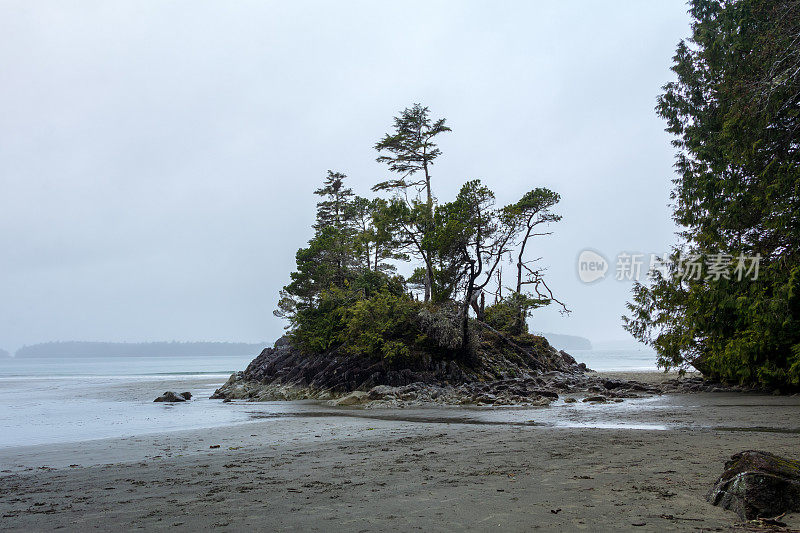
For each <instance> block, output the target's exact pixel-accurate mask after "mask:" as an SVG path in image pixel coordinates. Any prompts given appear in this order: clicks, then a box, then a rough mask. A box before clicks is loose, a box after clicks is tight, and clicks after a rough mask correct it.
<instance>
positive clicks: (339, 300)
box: [275, 105, 560, 367]
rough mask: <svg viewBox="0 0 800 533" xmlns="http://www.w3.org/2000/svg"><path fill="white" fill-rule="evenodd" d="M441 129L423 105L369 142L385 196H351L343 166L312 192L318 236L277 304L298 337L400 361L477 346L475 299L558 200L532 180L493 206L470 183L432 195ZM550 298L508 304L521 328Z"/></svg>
mask: <svg viewBox="0 0 800 533" xmlns="http://www.w3.org/2000/svg"><path fill="white" fill-rule="evenodd" d="M448 131H450V128H449V127H447V126H446V124H445V121H444V119H438V120H433V119H431V118H430V116H429V111H428V109H427V108H425V107H423V106H420V105H414V106H413V107H411V108H408V109H406V110H404V111H403V112H402V113H401V114H400V115H399V116H398V117H397V118H396V119H395V121H394V129H393V131H392V132H391V133H389V134H387V135H386V136H384V138H383V139H382V140H381V141H380V142H378V143H377V144H376V146H375V148H376V149H377V150H378V151H379V152H380V154H381V155H380V156H379V157H378V161H379V162H383V163H386V164H387V166H388V168H389V171H390V172H391V173H393V174H394V177H393V178H392V179H389V180H386V181H383V182H381V183H378V184H377V185H376V186H375V187H373V190H374V191H378V192H388V193H389V194H391V195H392V196H391V197H389V198H372V199H369V198H363V197H360V196H356V195H355V194H354V193H353V191H352V190H351V189H350V188H349V187H347V186H346V180H347V177H346V176H345V175H344V174H342V173H339V172H334V171H328V174H327V176H326V177H325V179H324V182H323V184H322V186H321V187H320V188H319V189H317V190H316V191H315V192H314V194H316V195H317V196H319V201H318V203H317V216H316V222H315V223H314V224H313V228H314V236H313V237H312V238H311V240H310V241H309V242H308V245H307V246H306V247H304V248H301V249H300V250H298V251H297V255H296V259H297V269H296V271H295V272H292V273H291V281H290V283H289V284H288V285H286V286H285V287H284V288H283V290H282V291H281V299H280V301H279V303H278V310H277V311H275V314H276V315H277V316H279V317H281V318H285V319H286V320H288V323H289V324H288V329H289V336H290V338H291V340H292V342H293V343H294V344H295V345H297V346H299V347H302V348H303V349H304V350H306V351H308V352H313V353H324V352H328V351H331V352H334V351H335V353H336V354H342V353H351V354H353V355H358V356H367V357H370V358H373V359H375V360H376V361H382V362H385V363H386V364H388V365H392V366H404V367H413V366H418V365H419V366H424V365H425V364H428V363H430V362H431V361H432V360H433V359H444V360H452V359H465V360H466V359H469V357H471V356H472V355H473V354H474V351H475V348H476V342H475V341H476V333H475V331H474V328H472V325H473V322H474V320H475V319H479V320H482V319H483V318H484V317H483V314H484V313H483V307H482V304H481V305H478V296H479V295H480V296H481V300H480V301H481V302H482V301H483V299H484V298H485V290H486V288H487V286H488V285H490V284H492V283H494V282H495V278H494V274H495V272H499V270H500V268H501V267H502V263H503V261H504V260H507V258H508V257H509V254H510V253H511V252H512V251H513V250H515V246H517V245H518V244H519V243H518V242H517V239H518V238H519V240H521V241H522V242H523V244H522V247H521V249H520V250H518V257H519V258H520V259H519V260H520V261H522V256H523V254H524V248H525V245H524V243H525V242H527V240H528V238H529V237H530V236H531V231H532V228H533V227H534V226H536V225H537V224H539V223H544V222H555V221H557V220H559V219H560V216H557V215H554V214H552V213H551V212H550V211H549V209H550V208H551V207H553V206H554V205H555V204H556V203H557V202H558V199H559V197H558V195H557V194H556V193H553V192H552V191H549V190H547V189H542V188H538V189H534V190H533V191H530V192H529V193H527V194H526V195H525V196H523V198H522V199H521V200H519V201H518V202H517V203H515V204H512V205H509V206H505V207H502V208H498V207H496V206H495V196H494V193H493V192H492V191H491V190H490V189H489V188H488V187H487V186H486V185H484V184H483V183H481V181H480V180H472V181H468V182H466V183H465V184H464V185H463V186H462V187H461V189H460V191H459V193H458V195H457V196H456V197H455V199H453V201H450V202H443V203H439V202H438V200H437V198H436V196H435V195H434V193H433V188H432V180H431V167H432V165H433V163H434V161H435V160H436V159H437V158H438V157H439V156H440V155H441V151H440V149H439V148H438V147H437V146H436V143H435V142H434V141H435V139H436V137H437V136H438V135H440V134H442V133H445V132H448ZM523 236H524V237H523ZM408 261H415V263H414V264H413V265H412V269H411V271H412V275H411V276H410V277H409V278H408V279H404V278H403V277H401V276H398V275H396V271H397V270H396V265H398V264H400V263H402V262H408ZM414 291H419V292H421V295H422V301H418V299H417V298H418V296H419V294H416V295H415V294H414ZM500 292H502V287H501V288H500V289H499V290H498V291H497V300H498V301H499V302H500V303H503V302H505V299H503V298H501V297H500V296H499V294H500ZM518 292H520V291H518ZM514 294H517V293H514ZM549 302H550V300H549V299H542V298H536V297H531V296H522V295H520V297H519V298H517V297H516V296H513V297H511V298H510V299H509V300H508V302H505V303H504V305H513V306H516V307H515V309H516V313H517V322H516V327H517V328H518V329H520V331H521V328H522V327H523V326H522V324H520V321H524V319H525V318H526V317H527V316H528V313H529V311H530V309H532V308H534V307H535V306H537V305H546V304H547V303H549ZM498 305H499V304H498ZM471 309H472V310H474V312H475V314H476V318H472V317H471V316H470V310H471ZM525 327H527V326H525Z"/></svg>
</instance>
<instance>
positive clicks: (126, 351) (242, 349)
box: [13, 341, 272, 359]
mask: <svg viewBox="0 0 800 533" xmlns="http://www.w3.org/2000/svg"><path fill="white" fill-rule="evenodd" d="M271 345H272V343H268V342H258V343H244V342H203V341H199V342H194V341H193V342H178V341H160V342H94V341H90V342H86V341H61V342H45V343H39V344H33V345H30V346H23V347H22V348H20V349H19V350H17V351H16V353H15V354H14V356H13V358H15V359H29V358H30V359H33V358H71V357H219V356H241V355H252V356H253V357H255V356H256V355H258V354H259V353H260V352H261V351H262V350H263V349H264V348H266V347H267V346H271Z"/></svg>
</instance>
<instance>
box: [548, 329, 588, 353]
mask: <svg viewBox="0 0 800 533" xmlns="http://www.w3.org/2000/svg"><path fill="white" fill-rule="evenodd" d="M536 335H541V336H542V337H544V338H545V339H547V342H549V343H550V344H551V345H552V346H553V347H554V348H555V349H557V350H591V349H592V341H590V340H589V339H587V338H586V337H578V336H577V335H562V334H561V333H536Z"/></svg>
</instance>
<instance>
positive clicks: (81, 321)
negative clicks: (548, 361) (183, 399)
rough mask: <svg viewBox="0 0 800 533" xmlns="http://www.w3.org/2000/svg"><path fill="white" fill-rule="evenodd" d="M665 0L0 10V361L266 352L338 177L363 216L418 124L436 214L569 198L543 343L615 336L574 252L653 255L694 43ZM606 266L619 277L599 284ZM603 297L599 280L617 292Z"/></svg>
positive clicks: (20, 6)
mask: <svg viewBox="0 0 800 533" xmlns="http://www.w3.org/2000/svg"><path fill="white" fill-rule="evenodd" d="M686 10H687V7H686V6H685V4H684V3H683V2H681V1H669V2H646V3H645V2H633V1H630V2H613V3H608V2H605V3H601V2H592V3H589V2H559V3H555V4H553V3H544V2H515V3H509V4H502V5H501V6H498V5H492V4H487V3H479V2H464V3H458V4H454V3H443V2H441V3H440V2H416V3H415V2H407V3H405V2H404V3H402V4H397V3H392V4H387V3H374V2H345V3H343V2H337V3H323V2H299V3H298V2H293V3H287V2H246V1H243V2H235V3H206V2H188V1H176V2H169V3H165V2H147V3H144V2H133V1H129V2H100V1H97V2H81V3H64V2H57V1H41V2H28V1H24V0H21V1H10V2H9V1H7V2H3V3H2V4H0V72H1V73H2V82H0V117H2V118H0V348H4V349H6V350H9V351H13V350H15V349H17V348H18V347H20V346H21V345H23V344H32V343H36V342H43V341H49V340H59V339H61V340H70V339H76V340H114V341H150V340H171V339H175V340H231V341H241V342H257V341H261V340H263V339H274V338H276V337H277V336H279V335H280V334H281V332H282V326H283V325H282V323H281V322H280V321H279V320H278V319H277V318H274V317H273V316H272V310H273V309H274V307H275V303H276V300H277V293H278V290H279V289H280V287H281V286H282V285H284V284H285V283H286V282H287V280H288V273H289V271H290V270H291V269H292V268H293V266H294V254H295V251H296V249H297V248H298V247H300V246H302V245H303V244H304V243H305V242H306V241H307V239H308V238H309V237H310V235H311V229H310V225H311V223H312V220H313V216H314V203H315V197H314V196H313V195H312V191H313V190H314V189H315V188H317V187H318V186H319V183H320V182H321V180H322V178H323V177H324V175H325V173H326V171H327V170H328V169H333V170H338V171H341V172H344V173H346V174H348V175H349V176H350V179H351V185H352V186H353V188H354V189H355V190H356V192H357V193H359V194H361V195H367V194H369V187H370V186H371V185H373V184H374V183H376V182H377V181H379V180H382V179H385V178H386V175H387V174H386V171H385V169H384V168H383V167H382V166H381V165H379V164H378V163H376V162H375V156H376V154H375V152H374V150H373V149H372V145H373V144H374V143H375V141H376V140H378V138H379V137H381V136H382V134H383V133H385V132H386V131H388V128H389V126H390V124H391V119H392V116H394V115H395V114H396V113H397V112H398V111H400V110H401V109H402V108H403V107H406V106H409V105H411V104H412V103H414V102H422V103H423V104H425V105H427V106H429V107H430V108H431V110H432V113H433V115H434V116H436V117H438V116H444V117H447V119H448V122H449V125H450V126H451V127H452V128H453V132H452V133H451V134H448V135H447V136H444V137H443V138H442V141H441V144H440V146H441V148H442V150H443V152H444V155H443V156H442V157H441V158H440V159H439V160H438V161H437V163H436V165H435V167H434V169H433V180H434V187H435V191H436V193H437V196H438V197H439V198H440V199H441V200H443V201H446V200H448V199H450V198H452V197H453V196H454V194H455V192H456V191H457V190H458V188H459V187H460V185H461V184H462V183H463V182H464V181H466V180H468V179H474V178H481V179H482V180H483V181H484V183H485V184H486V185H488V186H489V187H490V188H492V189H493V190H494V191H495V192H496V193H497V197H498V203H499V204H505V203H509V202H512V201H515V200H516V199H518V198H519V197H520V196H521V195H522V194H523V193H525V192H526V191H527V190H529V189H531V188H533V187H536V186H545V187H549V188H551V189H553V190H555V191H557V192H559V193H561V195H562V197H563V199H562V202H561V204H559V206H558V209H557V211H558V212H560V213H561V214H562V215H563V216H564V219H563V220H562V221H561V222H560V223H558V224H555V225H553V226H551V228H550V229H551V230H553V231H554V235H553V236H551V237H548V238H542V239H539V240H538V241H536V243H535V244H534V246H533V248H532V250H531V256H532V257H533V256H542V257H543V258H544V259H543V264H544V265H547V266H548V267H549V276H550V277H549V280H550V285H551V287H552V288H553V289H554V290H555V291H556V293H557V294H558V295H559V296H560V297H561V298H562V299H563V300H564V301H565V302H567V304H568V305H569V306H570V307H571V308H572V309H573V311H574V312H573V313H572V315H571V316H569V317H563V316H561V315H559V314H558V313H557V312H556V310H555V309H553V310H542V311H539V312H537V314H536V315H535V317H534V320H535V323H534V324H532V327H533V328H534V329H536V330H539V331H549V332H557V333H572V334H575V335H582V336H585V337H588V338H590V339H592V340H611V339H624V338H626V337H627V334H626V333H625V332H624V331H623V330H622V328H621V326H620V318H619V317H620V315H621V314H623V312H624V311H625V307H624V304H625V301H626V299H627V298H628V297H629V294H630V283H629V282H619V281H616V280H614V279H605V280H602V281H599V282H596V283H594V284H591V285H587V284H583V283H581V282H580V281H579V279H578V277H577V275H576V267H575V262H576V258H577V256H578V253H579V252H580V251H581V250H583V249H584V248H592V249H594V250H597V251H599V252H601V253H602V254H604V255H605V256H606V257H607V258H608V259H609V260H611V261H613V260H614V257H615V256H616V255H617V254H618V253H620V252H623V251H627V252H632V251H640V252H643V253H650V252H654V253H659V252H663V251H664V250H665V249H667V247H668V246H669V245H670V244H671V243H673V242H674V240H675V237H674V234H673V233H674V231H675V228H674V226H673V224H672V222H671V220H670V216H669V213H670V211H669V208H668V205H667V204H668V201H669V190H670V179H671V178H672V175H673V169H672V164H673V149H672V148H671V147H670V145H669V140H670V139H669V136H668V135H667V134H666V133H664V131H663V127H664V124H663V122H662V121H661V120H660V119H659V118H658V117H656V116H655V112H654V110H653V108H654V106H655V101H656V96H657V95H658V94H659V92H660V87H661V86H662V85H663V84H664V83H665V82H667V81H669V80H671V79H672V73H671V72H670V71H669V66H670V64H671V57H672V55H673V53H674V49H675V45H676V44H677V42H678V40H679V39H680V38H682V37H683V36H685V35H687V34H688V31H689V27H688V23H689V17H688V15H687V13H686ZM611 268H612V269H613V265H612V267H611ZM609 276H610V277H611V278H613V272H610V273H609Z"/></svg>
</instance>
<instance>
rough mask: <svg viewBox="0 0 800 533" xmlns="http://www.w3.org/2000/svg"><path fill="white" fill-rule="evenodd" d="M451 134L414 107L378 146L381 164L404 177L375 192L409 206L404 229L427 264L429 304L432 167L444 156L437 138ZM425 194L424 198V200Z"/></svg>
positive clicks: (441, 122)
mask: <svg viewBox="0 0 800 533" xmlns="http://www.w3.org/2000/svg"><path fill="white" fill-rule="evenodd" d="M448 131H451V130H450V128H449V127H448V126H447V125H446V123H445V119H443V118H442V119H438V120H436V121H432V120H431V118H430V116H429V110H428V108H427V107H423V106H421V105H420V104H414V106H412V107H410V108H406V109H404V110H403V111H402V112H401V113H400V115H399V116H398V117H395V119H394V131H393V132H392V133H387V134H386V135H385V136H384V137H383V139H381V140H380V141H378V142H377V143H376V144H375V149H376V150H378V152H381V153H382V155H380V156H379V157H378V158H377V161H378V162H380V163H386V164H387V165H388V166H389V170H390V171H392V172H394V173H396V174H398V175H399V176H400V177H399V178H395V179H391V180H387V181H383V182H381V183H378V184H377V185H375V186H374V187H373V188H372V190H373V191H391V192H394V193H396V194H397V197H396V198H397V199H402V201H404V202H405V203H406V207H407V208H408V212H407V214H408V215H409V216H406V217H405V224H403V225H402V229H403V231H405V232H406V234H407V236H406V240H407V241H410V242H411V243H412V244H413V247H414V252H415V254H416V255H418V256H419V257H420V258H421V259H422V261H423V263H424V267H425V282H424V283H425V301H428V300H430V298H431V294H432V289H431V284H432V283H433V277H434V272H433V268H434V262H435V258H434V257H433V253H434V249H433V246H432V244H431V243H430V238H429V236H430V233H431V232H432V231H433V214H434V203H435V198H434V195H433V190H432V188H431V167H432V166H433V163H434V161H435V160H436V158H437V157H439V155H441V153H442V152H441V150H440V149H439V147H438V146H437V145H436V143H435V137H436V136H437V135H439V134H441V133H445V132H448ZM418 173H421V176H418V175H417V174H418ZM422 194H424V199H421V198H420V197H421V195H422ZM411 215H413V216H411Z"/></svg>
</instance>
